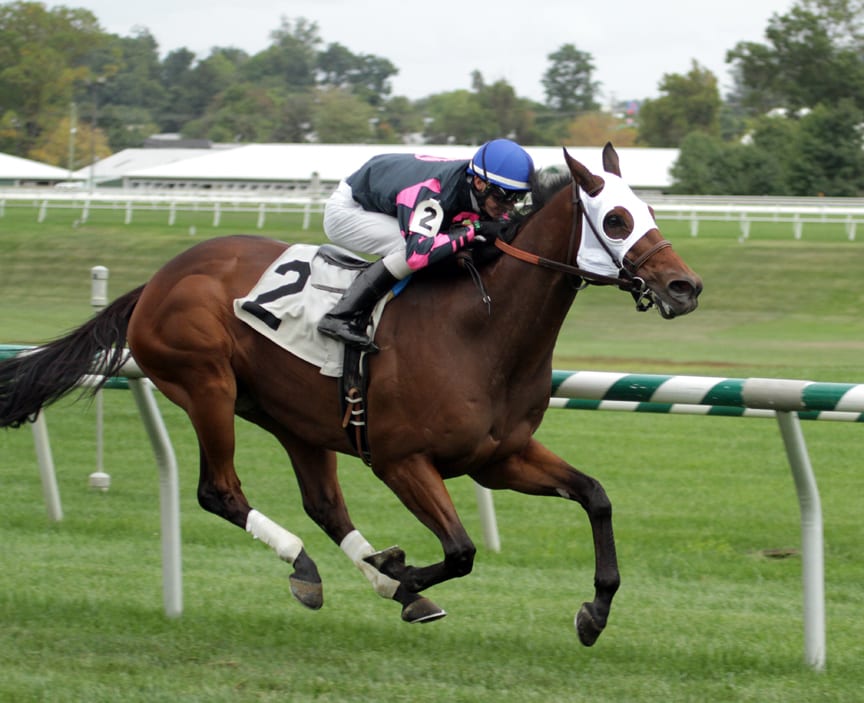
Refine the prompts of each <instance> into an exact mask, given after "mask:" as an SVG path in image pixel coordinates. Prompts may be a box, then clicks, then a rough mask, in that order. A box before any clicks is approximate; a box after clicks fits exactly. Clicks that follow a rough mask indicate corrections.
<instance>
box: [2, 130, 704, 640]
mask: <svg viewBox="0 0 864 703" xmlns="http://www.w3.org/2000/svg"><path fill="white" fill-rule="evenodd" d="M564 158H565V161H566V164H567V167H568V170H569V174H566V173H565V176H566V180H567V185H569V187H567V185H562V184H559V188H558V189H557V190H555V192H554V193H547V194H546V196H548V197H544V196H543V194H542V193H540V192H539V190H538V191H537V192H535V195H534V203H533V206H532V207H531V208H530V209H529V211H528V212H527V213H526V214H525V215H524V216H523V217H521V218H514V222H513V226H512V227H511V230H512V231H511V232H509V233H508V235H507V236H502V237H500V238H499V239H496V240H495V241H494V248H493V243H490V242H487V243H486V246H485V247H484V249H483V250H484V251H485V252H487V253H488V251H489V250H492V251H493V252H494V253H495V254H496V256H485V257H479V258H481V259H483V258H485V259H487V260H485V261H481V262H479V263H478V264H477V266H476V268H474V269H473V273H474V276H468V275H465V273H464V272H463V271H460V270H458V269H456V268H455V267H454V269H453V270H452V271H450V272H449V273H446V274H443V275H442V274H440V273H438V272H435V271H432V270H429V271H425V272H423V273H422V274H419V275H415V276H414V280H413V281H412V282H411V283H410V285H408V286H407V288H406V289H405V290H404V291H403V292H402V293H401V294H400V295H399V296H398V297H396V298H395V299H393V300H392V302H390V303H389V304H388V306H387V308H386V310H385V312H384V315H383V317H382V319H381V321H380V324H379V326H378V329H377V330H376V332H375V342H376V344H377V346H378V351H377V353H375V354H372V355H370V358H369V367H368V368H369V379H370V385H369V390H368V397H367V411H368V438H369V446H370V447H371V454H372V461H371V467H372V470H373V472H374V473H375V475H376V476H377V477H378V478H379V479H380V480H381V481H383V482H384V483H385V484H386V485H387V486H388V487H389V488H390V489H391V490H392V491H393V492H394V493H395V494H396V495H397V496H398V497H399V499H400V500H401V501H402V503H403V504H404V505H405V506H406V507H407V508H408V510H410V511H411V512H412V513H413V514H414V515H415V516H416V517H417V519H418V520H420V522H422V523H423V524H424V525H425V526H426V527H427V528H428V529H429V530H431V531H432V532H433V533H434V534H435V536H436V537H437V538H438V539H439V540H440V542H441V546H442V549H443V560H441V561H439V562H437V563H433V564H430V565H425V566H413V565H410V564H408V563H406V560H405V554H404V552H403V551H402V550H401V549H399V548H398V547H393V548H390V549H388V550H384V551H375V549H374V548H373V547H372V546H371V545H370V544H369V542H367V541H366V539H365V538H364V537H363V535H362V534H361V533H360V532H359V530H357V528H356V527H355V526H354V524H353V523H352V521H351V518H350V517H349V514H348V510H347V507H346V505H345V502H344V499H343V495H342V491H341V488H340V485H339V482H338V479H337V462H336V457H337V453H343V454H349V455H357V453H358V450H357V448H355V447H354V446H352V443H351V442H350V441H349V438H348V437H347V436H346V434H345V432H344V431H343V428H342V425H341V413H340V408H339V405H340V399H339V397H338V391H337V379H335V378H332V377H327V376H325V375H322V374H321V373H319V370H318V368H316V367H315V366H313V365H312V364H310V363H308V362H306V361H303V360H301V359H300V358H298V357H296V356H294V355H292V354H290V353H289V352H287V351H285V350H284V349H282V348H281V347H279V346H277V345H276V344H274V343H273V342H271V341H269V340H268V339H266V338H265V337H264V336H262V335H260V334H259V333H257V332H255V331H254V330H252V329H251V328H250V327H249V326H247V325H245V324H243V323H242V322H241V321H240V320H238V318H237V317H236V316H235V315H234V313H233V310H232V301H234V300H235V299H238V298H242V297H243V296H244V295H246V294H247V293H248V292H249V291H250V289H252V287H253V286H254V285H255V283H256V281H257V280H258V279H259V277H260V276H261V275H262V273H263V272H264V271H265V269H267V267H268V266H269V265H270V263H271V262H273V261H274V260H275V259H276V258H277V257H278V256H279V255H281V254H282V253H283V252H284V251H285V250H286V249H287V248H289V246H290V245H288V244H285V243H282V242H278V241H274V240H271V239H267V238H263V237H250V236H242V235H236V236H227V237H221V238H216V239H212V240H208V241H205V242H202V243H200V244H198V245H196V246H193V247H192V248H190V249H189V250H187V251H186V252H184V253H182V254H180V255H178V256H177V257H176V258H174V259H172V260H171V261H169V262H167V263H166V264H165V265H164V266H163V267H162V268H161V269H160V270H159V271H158V272H157V273H156V274H155V275H154V276H153V277H152V278H151V279H150V281H149V282H147V283H146V284H145V285H142V286H140V287H138V288H136V289H135V290H132V291H130V292H128V293H126V294H125V295H123V296H121V297H120V298H118V299H116V300H115V301H114V302H113V303H111V304H110V305H109V306H108V307H106V308H105V309H104V310H103V311H101V312H100V313H98V314H97V315H96V316H95V317H93V318H92V319H91V320H89V321H88V322H86V323H85V324H84V325H82V326H81V327H79V328H77V329H76V330H74V331H72V332H71V333H69V334H68V335H66V336H64V337H60V338H59V339H57V340H55V341H53V342H49V343H47V344H45V345H43V346H40V347H37V348H36V349H35V350H33V351H32V352H31V353H28V354H26V355H19V356H18V357H15V358H13V359H10V360H7V361H5V362H3V363H2V364H0V426H19V425H21V424H23V423H24V422H26V421H28V420H32V419H34V418H35V416H36V414H37V413H38V412H39V410H40V408H42V407H43V406H45V405H47V404H49V403H50V402H52V401H54V400H56V399H57V398H59V397H61V396H63V395H64V394H66V393H68V392H69V391H71V390H72V389H73V388H74V387H75V386H76V384H77V382H78V380H79V379H80V378H81V376H82V375H84V374H87V373H97V374H102V375H104V376H106V377H109V376H111V375H115V374H117V373H118V370H119V369H120V367H121V366H122V364H123V362H124V358H125V354H126V353H127V352H126V350H125V347H126V346H127V345H128V349H129V350H130V351H131V355H132V356H133V357H134V359H135V361H136V362H137V363H138V365H139V366H140V368H141V369H142V370H143V371H144V373H145V374H146V375H147V376H148V377H149V378H150V379H151V380H152V382H153V383H154V384H155V385H156V386H157V387H158V388H159V390H160V391H161V392H162V393H163V394H164V395H165V396H166V397H167V398H169V399H170V400H171V401H173V402H174V403H176V404H177V405H179V406H180V407H181V408H183V410H185V412H186V413H187V414H188V416H189V419H190V420H191V422H192V425H193V426H194V429H195V432H196V435H197V438H198V443H199V448H200V475H199V482H198V501H199V503H200V505H201V506H202V507H203V508H204V509H205V510H208V511H210V512H213V513H215V514H216V515H219V516H220V517H222V518H224V519H225V520H227V521H229V522H231V523H233V524H235V525H237V526H238V527H240V528H241V529H245V530H246V531H248V532H249V533H251V534H252V536H253V537H255V538H257V539H260V540H261V541H263V542H264V543H265V544H267V545H268V546H270V547H271V548H273V549H274V550H275V551H276V553H277V554H278V556H279V557H280V558H281V559H283V560H284V561H286V562H288V563H290V564H291V565H292V566H293V572H292V573H291V574H290V576H289V581H290V588H291V591H292V594H293V595H294V596H295V597H296V598H297V599H298V600H299V601H300V602H301V603H302V604H304V605H305V606H307V607H309V608H313V609H314V608H320V607H321V605H322V604H323V589H322V584H321V578H320V576H319V573H318V570H317V567H316V566H315V563H314V562H313V561H312V559H311V557H310V556H309V554H308V553H307V551H306V549H305V548H304V546H303V542H302V541H301V540H300V538H299V537H297V536H296V535H294V534H292V533H291V532H289V531H288V530H287V529H285V528H283V527H282V526H280V525H278V524H276V523H275V522H273V521H272V520H270V519H269V518H267V517H266V516H265V515H263V514H262V513H260V512H259V511H257V510H255V509H253V508H252V507H251V506H250V505H249V503H248V502H247V500H246V497H245V496H244V494H243V492H242V490H241V488H240V480H239V479H238V477H237V473H236V471H235V466H234V448H235V435H234V416H235V414H236V415H237V416H239V417H241V418H244V419H246V420H248V421H250V422H253V423H255V424H257V425H259V426H261V427H262V428H264V429H265V430H267V431H268V432H270V433H272V434H273V435H274V436H275V437H276V438H277V440H278V441H279V442H280V443H281V444H282V446H283V447H284V448H285V450H286V451H287V453H288V455H289V457H290V461H291V464H292V465H293V468H294V471H295V473H296V476H297V480H298V482H299V486H300V490H301V495H302V502H303V507H304V509H305V511H306V512H307V513H308V515H309V516H310V517H311V518H312V519H313V520H314V521H315V522H316V523H317V524H318V525H319V526H320V527H321V528H322V529H323V531H324V532H325V533H326V534H327V535H328V536H329V537H330V538H331V539H332V540H333V541H334V542H335V543H336V544H337V545H339V546H340V548H341V549H342V550H343V551H344V552H345V554H346V555H347V556H348V557H349V558H350V559H351V561H352V562H354V563H355V564H356V565H357V566H358V567H359V568H360V570H361V571H362V572H363V574H364V575H365V576H366V578H367V579H368V580H369V581H370V582H371V584H372V586H373V588H374V590H375V591H376V592H377V593H378V594H379V595H381V596H383V597H385V598H391V599H393V600H395V601H397V602H398V603H399V604H401V606H402V618H403V619H404V620H405V621H408V622H427V621H431V620H435V619H437V618H440V617H443V616H444V615H445V614H446V613H445V611H444V610H442V609H441V608H439V607H438V606H437V605H435V604H434V603H433V602H432V601H431V600H429V599H428V598H426V597H425V596H421V595H420V594H421V592H423V591H425V590H426V589H428V588H429V587H431V586H434V585H436V584H439V583H441V582H443V581H446V580H448V579H452V578H455V577H460V576H465V575H466V574H468V573H470V571H471V569H472V565H473V562H474V556H475V547H474V544H473V543H472V541H471V539H470V537H469V536H468V534H467V532H466V531H465V528H464V527H463V526H462V523H461V522H460V519H459V516H458V515H457V513H456V510H455V507H454V505H453V503H452V501H451V499H450V497H449V495H448V492H447V489H446V487H445V483H444V481H445V479H449V478H452V477H455V476H462V475H468V476H470V477H471V478H472V479H474V480H475V481H476V482H478V483H479V484H480V485H482V486H485V487H487V488H491V489H511V490H514V491H518V492H521V493H525V494H530V495H540V496H552V497H556V498H564V499H566V500H572V501H575V502H577V503H579V504H580V505H581V506H582V508H583V509H584V510H585V511H586V513H587V515H588V519H589V521H590V525H591V530H592V535H593V541H594V550H595V576H594V586H595V593H594V598H593V600H592V601H589V602H586V603H583V605H582V607H581V608H580V610H579V611H578V613H577V616H576V618H575V625H576V629H577V632H578V634H579V638H580V640H581V642H582V643H583V644H585V645H586V646H590V645H592V644H594V642H595V641H596V639H597V637H598V636H599V635H600V633H601V632H602V631H603V629H604V627H605V626H606V623H607V619H608V616H609V611H610V607H611V603H612V598H613V596H614V594H615V592H616V590H617V589H618V586H619V581H620V577H619V572H618V565H617V558H616V553H615V541H614V537H613V531H612V508H611V503H610V501H609V499H608V497H607V495H606V493H605V491H604V490H603V488H602V486H601V485H600V483H599V482H598V481H597V480H595V479H594V478H591V477H590V476H588V475H586V474H584V473H582V472H580V471H578V470H576V469H575V468H574V467H572V466H571V465H570V464H568V463H567V462H566V461H565V460H564V459H562V458H560V457H558V456H556V455H555V454H554V453H552V452H551V451H550V450H549V449H547V448H546V447H544V446H542V445H541V444H540V443H539V442H538V441H537V440H536V439H534V438H533V435H534V432H535V430H537V428H538V426H539V425H540V422H541V420H542V418H543V415H544V412H545V410H546V408H547V405H548V402H549V392H550V379H551V373H552V354H553V349H554V347H555V342H556V339H557V336H558V333H559V330H560V327H561V325H562V323H563V321H564V319H565V316H566V315H567V312H568V310H569V309H570V307H571V304H572V303H573V301H574V297H575V295H576V293H577V290H579V289H581V287H584V285H585V284H586V283H599V284H611V283H614V284H617V285H619V287H621V288H623V289H625V290H630V291H631V293H633V295H634V298H636V299H637V302H638V303H639V304H640V306H641V307H642V308H643V309H644V308H646V307H648V306H650V305H651V304H652V303H653V304H656V306H657V307H658V309H659V310H660V312H661V314H662V316H663V317H664V318H672V317H675V316H677V315H683V314H686V313H689V312H691V311H692V310H694V309H695V308H696V305H697V298H698V296H699V294H700V292H701V290H702V282H701V280H700V278H699V277H698V276H697V275H696V274H695V273H694V272H693V271H692V270H691V269H690V268H689V267H688V266H687V265H686V264H685V263H684V262H683V261H682V260H681V259H680V258H679V256H678V255H677V254H676V253H675V252H674V251H673V250H672V248H671V247H670V246H669V244H668V242H666V241H665V240H664V239H663V238H662V236H661V234H660V231H659V230H658V228H657V225H656V223H655V222H654V219H653V213H651V212H650V209H649V208H648V206H647V205H646V204H645V203H644V202H642V201H641V200H640V199H638V198H637V197H636V196H635V195H634V194H633V192H632V191H631V190H630V189H629V187H627V186H626V185H624V184H623V181H622V180H621V172H620V167H619V161H618V155H617V153H616V152H615V150H614V148H613V147H612V145H611V144H607V145H606V147H605V148H604V149H603V159H602V163H603V169H604V171H603V172H602V173H600V174H594V173H592V172H591V171H590V170H589V169H588V168H587V167H586V166H584V165H583V164H582V163H580V162H578V161H577V160H575V159H573V158H572V157H571V156H570V155H569V154H568V153H567V151H566V149H565V150H564ZM588 239H591V241H592V244H591V245H590V246H587V245H586V241H587V240H588ZM592 247H593V248H592ZM607 269H608V270H611V271H612V272H613V274H612V275H611V276H609V275H607V274H608V270H607ZM598 271H599V272H598ZM604 272H605V273H604ZM579 283H581V284H582V285H581V286H580V285H577V284H579ZM478 286H479V287H480V289H481V292H485V293H486V296H488V297H484V296H482V295H480V294H478V291H477V287H478ZM490 299H491V303H490V302H489V300H490Z"/></svg>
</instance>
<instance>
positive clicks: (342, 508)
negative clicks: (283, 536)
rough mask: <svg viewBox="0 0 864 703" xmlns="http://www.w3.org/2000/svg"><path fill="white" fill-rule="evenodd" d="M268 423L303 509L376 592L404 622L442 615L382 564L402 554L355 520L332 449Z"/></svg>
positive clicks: (434, 606) (388, 562) (434, 618)
mask: <svg viewBox="0 0 864 703" xmlns="http://www.w3.org/2000/svg"><path fill="white" fill-rule="evenodd" d="M265 426H266V425H265ZM267 429H268V430H269V431H270V432H272V433H273V434H274V435H276V436H277V437H278V438H279V441H280V442H281V443H282V446H284V447H285V450H286V451H287V452H288V455H289V456H290V457H291V464H292V465H293V466H294V472H295V474H296V475H297V482H298V484H299V486H300V493H301V495H302V498H303V508H304V509H305V510H306V513H307V515H309V517H310V518H312V519H313V520H314V521H315V522H316V523H317V524H318V526H319V527H321V529H322V530H324V532H325V534H327V536H328V537H330V539H332V540H333V541H334V542H335V543H336V544H338V545H339V548H340V549H341V550H342V551H343V552H344V553H345V555H346V556H347V557H348V558H349V559H350V560H351V561H352V562H353V563H354V565H355V566H356V567H357V568H358V569H359V570H360V572H361V573H362V574H363V575H364V576H365V577H366V578H367V580H368V581H369V582H370V583H371V584H372V587H373V588H374V589H375V592H376V593H377V594H378V595H379V596H381V597H382V598H389V599H392V600H395V601H397V602H398V603H400V604H401V605H402V619H403V620H405V621H406V622H411V623H417V622H431V621H432V620H438V619H439V618H442V617H444V616H445V615H446V614H447V613H446V612H445V611H444V610H442V609H441V608H439V607H438V606H437V605H435V604H434V603H433V602H432V601H430V600H429V599H428V598H424V597H423V596H420V595H418V594H416V593H413V592H411V591H409V590H408V589H407V588H405V587H404V586H403V585H402V583H401V582H400V581H399V580H397V579H395V578H392V577H391V576H389V575H388V574H387V573H385V572H388V571H389V569H388V568H387V566H385V565H389V564H391V563H393V562H394V561H395V562H397V563H399V564H402V565H404V560H405V555H404V553H403V552H402V551H401V550H399V549H398V548H396V547H391V548H390V549H386V550H384V551H376V550H375V549H374V547H372V545H371V544H369V542H367V541H366V538H365V537H363V535H362V534H361V533H360V531H359V530H358V529H357V528H356V527H355V526H354V524H353V523H352V521H351V518H350V516H349V514H348V507H347V506H346V505H345V499H344V496H343V495H342V489H341V487H340V485H339V480H338V477H337V463H336V454H335V453H334V452H332V451H329V450H326V449H322V448H321V447H316V446H312V445H310V444H306V443H305V442H301V441H299V440H298V439H296V438H295V437H293V436H292V435H289V434H287V433H286V432H285V431H284V430H283V429H282V428H277V427H269V426H268V427H267Z"/></svg>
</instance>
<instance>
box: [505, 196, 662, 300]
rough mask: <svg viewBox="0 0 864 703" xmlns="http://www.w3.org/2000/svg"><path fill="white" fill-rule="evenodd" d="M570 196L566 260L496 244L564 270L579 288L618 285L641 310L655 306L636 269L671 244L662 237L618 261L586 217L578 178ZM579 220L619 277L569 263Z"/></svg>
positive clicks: (526, 258) (507, 251)
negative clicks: (639, 252) (635, 256)
mask: <svg viewBox="0 0 864 703" xmlns="http://www.w3.org/2000/svg"><path fill="white" fill-rule="evenodd" d="M571 198H572V200H571V202H572V204H573V219H572V221H571V225H570V241H569V244H568V245H567V263H564V262H561V261H554V260H553V259H547V258H546V257H543V256H538V255H537V254H531V253H530V252H527V251H525V250H524V249H519V248H518V247H514V246H513V245H512V244H509V243H507V242H505V241H503V240H501V239H496V240H495V246H496V247H498V249H500V250H501V251H502V252H504V253H505V254H507V255H508V256H512V257H513V258H515V259H519V260H520V261H525V262H526V263H529V264H533V265H534V266H541V267H543V268H548V269H552V270H553V271H558V272H560V273H565V274H567V275H569V276H572V277H573V279H574V286H575V288H576V290H577V291H580V290H582V289H583V288H586V287H587V286H588V285H597V286H618V288H619V289H621V290H624V291H628V292H629V293H630V295H632V296H633V300H634V301H636V309H637V310H639V311H640V312H644V311H645V310H648V309H650V308H651V307H652V306H653V305H654V296H653V293H652V292H651V291H650V290H649V288H648V284H647V283H646V282H645V280H644V279H643V278H641V277H640V276H637V275H636V272H637V271H638V270H639V269H640V268H641V267H642V266H644V265H645V262H647V261H648V259H650V258H651V257H652V256H654V254H656V253H657V252H658V251H661V250H663V249H665V248H666V247H669V246H672V245H671V244H670V243H669V242H668V241H667V240H665V239H661V240H660V241H659V242H657V243H656V244H654V246H652V247H651V248H650V249H649V250H648V251H646V252H645V253H644V254H642V256H640V257H639V258H638V259H636V260H635V261H630V260H629V259H627V255H626V254H625V255H624V261H623V262H621V261H619V260H618V257H617V256H615V253H614V252H613V251H612V250H611V249H610V248H609V245H608V244H607V243H606V242H605V241H604V239H603V237H602V236H601V235H600V233H599V232H598V231H597V227H596V226H595V224H594V223H593V222H592V221H591V218H590V217H588V216H587V214H586V212H585V206H584V205H583V204H582V198H580V197H579V186H578V185H577V184H576V181H572V185H571ZM580 219H584V220H585V221H586V222H587V223H588V227H589V228H590V229H591V233H592V234H593V235H594V237H595V238H596V239H597V241H598V242H599V243H600V246H602V247H603V249H604V250H605V252H606V254H607V255H608V256H609V259H610V260H611V261H612V263H613V264H614V265H615V267H616V268H617V269H618V277H617V278H613V277H612V276H604V275H602V274H599V273H593V272H591V271H587V270H585V269H582V268H579V267H578V266H575V265H573V264H572V263H570V262H571V261H574V260H575V258H576V254H577V250H578V246H577V243H576V234H577V231H578V228H579V220H580ZM582 236H585V233H584V232H583V233H582Z"/></svg>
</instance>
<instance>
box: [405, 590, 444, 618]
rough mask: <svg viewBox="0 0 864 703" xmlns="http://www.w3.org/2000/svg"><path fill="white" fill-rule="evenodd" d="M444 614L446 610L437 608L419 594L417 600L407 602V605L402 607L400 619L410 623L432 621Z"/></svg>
mask: <svg viewBox="0 0 864 703" xmlns="http://www.w3.org/2000/svg"><path fill="white" fill-rule="evenodd" d="M445 615H447V611H445V610H443V609H441V608H439V607H438V606H437V605H435V604H434V603H433V602H432V601H431V600H429V599H428V598H424V597H423V596H419V597H418V598H417V600H415V601H412V602H411V603H408V605H406V606H405V607H403V608H402V619H403V620H404V621H405V622H410V623H415V622H433V621H434V620H440V619H441V618H443V617H444V616H445Z"/></svg>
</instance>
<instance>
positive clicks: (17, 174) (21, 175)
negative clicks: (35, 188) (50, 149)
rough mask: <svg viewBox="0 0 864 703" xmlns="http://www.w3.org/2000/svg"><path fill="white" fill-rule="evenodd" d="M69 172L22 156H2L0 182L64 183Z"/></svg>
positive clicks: (0, 155) (0, 159)
mask: <svg viewBox="0 0 864 703" xmlns="http://www.w3.org/2000/svg"><path fill="white" fill-rule="evenodd" d="M68 177H69V171H67V170H65V169H62V168H57V167H56V166H49V165H48V164H43V163H41V162H39V161H31V160H30V159H22V158H21V157H20V156H12V155H11V154H0V180H3V181H63V180H66V179H67V178H68Z"/></svg>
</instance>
